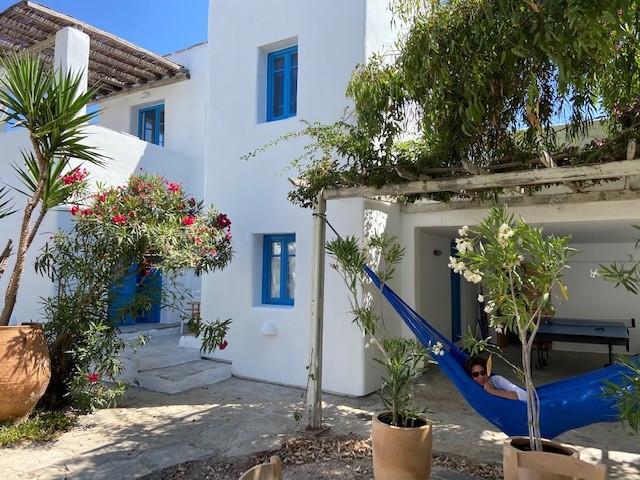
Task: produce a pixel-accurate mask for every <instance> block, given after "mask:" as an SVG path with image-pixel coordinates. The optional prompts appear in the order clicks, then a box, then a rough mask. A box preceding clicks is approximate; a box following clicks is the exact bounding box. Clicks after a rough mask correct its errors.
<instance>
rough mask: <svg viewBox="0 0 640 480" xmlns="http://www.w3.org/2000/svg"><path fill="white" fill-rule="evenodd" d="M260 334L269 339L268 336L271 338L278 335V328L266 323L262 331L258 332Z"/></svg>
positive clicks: (271, 323) (273, 324)
mask: <svg viewBox="0 0 640 480" xmlns="http://www.w3.org/2000/svg"><path fill="white" fill-rule="evenodd" d="M260 333H261V334H262V335H265V336H267V337H270V336H273V335H277V334H278V327H277V326H276V324H275V323H273V322H267V323H265V324H264V325H263V326H262V330H260Z"/></svg>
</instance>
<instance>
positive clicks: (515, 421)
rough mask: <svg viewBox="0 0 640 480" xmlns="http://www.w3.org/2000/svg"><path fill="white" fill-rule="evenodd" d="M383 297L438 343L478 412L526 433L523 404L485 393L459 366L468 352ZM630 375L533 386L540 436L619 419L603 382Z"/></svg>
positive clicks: (615, 371)
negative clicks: (440, 344) (537, 401)
mask: <svg viewBox="0 0 640 480" xmlns="http://www.w3.org/2000/svg"><path fill="white" fill-rule="evenodd" d="M364 269H365V271H366V272H367V274H368V275H369V277H371V279H372V280H373V282H374V284H375V285H377V286H378V287H380V281H379V279H378V277H377V276H376V274H375V273H374V272H373V271H371V269H369V268H368V267H366V266H365V267H364ZM382 293H383V294H384V296H385V297H386V298H387V300H388V301H389V303H390V304H391V306H392V307H393V308H394V309H395V310H396V311H397V312H398V314H399V315H400V316H401V317H402V319H403V320H404V321H405V323H406V324H407V325H408V326H409V328H410V329H411V331H412V332H413V333H414V334H415V336H416V337H417V338H418V340H420V342H421V343H422V344H423V345H424V346H429V345H432V344H434V343H436V342H441V343H442V345H443V346H444V348H443V350H444V355H442V356H437V357H436V358H435V359H436V361H437V362H438V365H439V366H440V368H441V369H442V371H443V372H444V373H445V375H447V377H448V378H449V380H451V382H452V383H453V385H454V386H455V387H456V388H457V389H458V390H459V391H460V393H461V394H462V396H463V397H464V398H465V400H466V401H467V403H468V404H469V405H471V407H473V409H474V410H475V411H476V412H478V413H479V414H480V415H482V416H483V417H484V418H486V419H487V420H489V421H490V422H491V423H493V424H494V425H495V426H496V427H497V428H499V429H500V430H501V431H502V432H504V433H506V434H507V435H509V436H520V435H524V436H526V435H528V433H529V429H528V426H527V404H526V402H521V401H514V400H507V399H504V398H501V397H496V396H495V395H492V394H490V393H488V392H485V391H484V389H482V388H480V386H479V385H478V384H477V383H476V382H475V381H474V380H473V379H472V378H471V377H470V376H469V375H468V374H467V372H466V371H465V370H464V367H463V366H462V365H463V363H464V361H465V360H466V359H467V358H468V354H466V353H465V352H463V351H462V350H460V349H459V348H458V347H457V346H456V345H454V344H453V343H452V342H451V341H449V340H448V339H447V338H445V337H444V336H443V335H442V334H441V333H440V332H438V331H437V330H436V329H435V328H433V327H432V326H431V325H430V324H429V323H427V321H426V320H425V319H424V318H422V317H421V316H420V315H419V314H418V313H417V312H416V311H415V310H413V309H412V308H411V307H410V306H409V305H407V304H406V303H405V302H404V300H402V299H401V298H400V297H399V296H398V295H397V294H396V293H395V292H394V291H393V290H391V289H390V288H389V287H387V286H386V285H383V289H382ZM628 372H629V370H628V367H626V366H624V365H612V366H610V367H606V368H602V369H600V370H596V371H594V372H590V373H586V374H584V375H578V376H575V377H571V378H567V379H564V380H560V381H558V382H554V383H549V384H547V385H543V386H541V387H538V388H536V391H537V392H538V397H539V398H540V431H541V433H542V436H543V437H544V438H554V437H557V436H558V435H560V434H561V433H564V432H566V431H567V430H571V429H573V428H578V427H583V426H585V425H591V424H592V423H598V422H613V421H616V420H619V414H618V411H617V410H616V409H615V407H614V403H615V401H614V399H613V397H607V396H604V395H603V393H602V388H603V386H604V383H603V382H604V381H605V380H608V381H610V382H612V383H615V384H620V383H621V381H622V377H623V376H624V375H625V373H628Z"/></svg>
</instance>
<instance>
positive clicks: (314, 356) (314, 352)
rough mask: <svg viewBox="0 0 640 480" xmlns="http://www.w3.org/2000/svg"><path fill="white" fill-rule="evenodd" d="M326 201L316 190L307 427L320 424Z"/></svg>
mask: <svg viewBox="0 0 640 480" xmlns="http://www.w3.org/2000/svg"><path fill="white" fill-rule="evenodd" d="M326 208H327V201H326V200H325V199H324V197H323V192H320V193H319V194H318V198H317V200H316V206H315V209H314V214H313V256H312V265H311V318H310V324H309V381H308V382H307V419H308V421H309V424H308V427H307V428H309V429H313V430H316V429H320V428H322V398H321V397H322V327H323V304H324V244H325V239H326V230H327V228H326V224H325V221H324V215H325V212H326Z"/></svg>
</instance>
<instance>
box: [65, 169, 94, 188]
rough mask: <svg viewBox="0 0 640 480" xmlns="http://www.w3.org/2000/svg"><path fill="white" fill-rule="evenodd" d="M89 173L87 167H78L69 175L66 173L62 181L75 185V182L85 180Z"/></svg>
mask: <svg viewBox="0 0 640 480" xmlns="http://www.w3.org/2000/svg"><path fill="white" fill-rule="evenodd" d="M88 174H89V172H87V170H86V169H84V168H80V167H76V168H74V169H73V170H71V173H69V175H65V176H64V177H62V183H63V184H64V185H73V184H75V183H78V182H81V181H83V180H84V179H85V178H86V176H87V175H88Z"/></svg>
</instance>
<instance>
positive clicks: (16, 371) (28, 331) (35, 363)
mask: <svg viewBox="0 0 640 480" xmlns="http://www.w3.org/2000/svg"><path fill="white" fill-rule="evenodd" d="M50 378H51V363H50V359H49V349H48V347H47V342H46V340H45V338H44V332H43V331H42V326H41V325H22V326H17V327H0V421H4V420H10V419H14V420H16V421H17V422H19V421H20V420H22V419H24V418H26V417H28V416H29V414H30V413H31V411H32V410H33V407H35V406H36V403H38V400H40V398H41V397H42V395H44V392H45V390H46V389H47V385H48V384H49V379H50Z"/></svg>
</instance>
